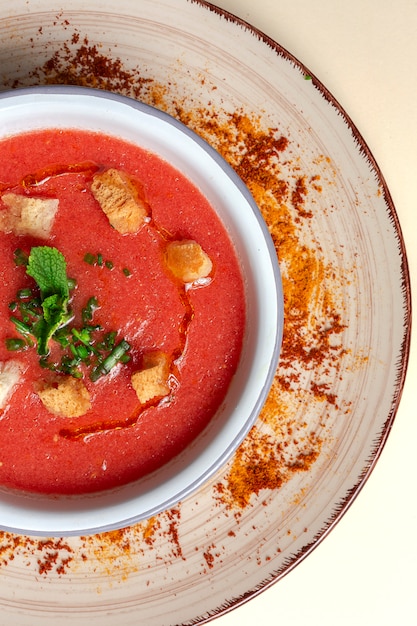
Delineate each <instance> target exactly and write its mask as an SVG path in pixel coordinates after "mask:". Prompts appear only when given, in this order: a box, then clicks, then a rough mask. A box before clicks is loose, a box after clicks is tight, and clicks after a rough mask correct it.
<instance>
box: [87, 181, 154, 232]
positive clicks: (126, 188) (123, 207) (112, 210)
mask: <svg viewBox="0 0 417 626" xmlns="http://www.w3.org/2000/svg"><path fill="white" fill-rule="evenodd" d="M91 191H92V192H93V195H94V197H95V199H96V200H97V202H98V203H99V205H100V207H101V209H102V211H103V212H104V213H105V214H106V215H107V217H108V220H109V222H110V224H111V225H112V226H113V228H115V229H116V230H117V231H118V232H119V233H121V234H122V235H125V234H127V233H136V232H138V230H140V228H141V226H143V224H144V223H145V219H146V217H147V215H148V205H147V204H146V202H145V200H144V199H143V198H141V197H140V195H139V189H138V187H137V186H136V185H135V184H134V183H133V182H132V180H131V179H130V178H129V177H128V176H127V174H125V172H122V171H120V170H116V169H108V170H106V171H104V172H100V173H98V174H95V175H94V177H93V182H92V184H91Z"/></svg>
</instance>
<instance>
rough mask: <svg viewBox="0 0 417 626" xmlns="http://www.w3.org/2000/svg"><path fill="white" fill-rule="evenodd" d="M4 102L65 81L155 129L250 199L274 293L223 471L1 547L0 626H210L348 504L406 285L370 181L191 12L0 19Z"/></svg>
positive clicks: (389, 379)
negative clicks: (257, 382)
mask: <svg viewBox="0 0 417 626" xmlns="http://www.w3.org/2000/svg"><path fill="white" fill-rule="evenodd" d="M0 34H1V37H0V41H1V59H2V65H1V67H2V69H1V82H2V84H3V86H4V88H5V89H7V88H10V87H21V86H26V85H30V84H38V83H54V82H67V83H76V84H84V85H89V86H95V87H99V88H100V87H101V88H108V89H111V90H114V91H116V92H119V93H124V94H126V95H131V96H133V97H136V98H138V99H141V100H143V101H145V102H148V103H149V104H153V105H156V106H158V107H159V108H161V109H163V110H166V111H168V112H169V113H173V114H174V115H176V116H177V117H178V118H179V119H181V120H182V121H184V122H185V123H187V124H188V125H189V126H190V127H191V128H193V129H194V130H196V131H197V132H198V133H200V134H201V135H202V136H204V138H206V139H208V141H209V142H210V143H211V144H212V145H213V146H214V147H215V148H216V149H218V150H219V152H220V153H221V154H222V155H223V156H225V158H226V159H227V160H228V161H229V163H230V164H231V165H232V166H233V167H234V168H235V169H236V171H237V172H238V173H239V174H240V175H241V177H242V178H243V180H244V181H245V182H246V184H247V185H248V186H249V188H250V189H251V191H252V193H253V195H254V197H255V200H256V201H257V203H258V205H259V207H260V209H261V211H262V213H263V215H264V218H265V220H266V222H267V224H268V227H269V229H270V231H271V234H272V237H273V239H274V242H275V243H276V248H277V252H278V257H279V260H280V265H281V272H282V275H283V287H284V300H285V306H286V308H285V323H284V341H283V349H282V354H281V360H280V364H279V367H278V370H277V373H276V376H275V380H274V385H273V388H272V390H271V392H270V394H269V397H268V400H267V402H266V404H265V407H264V409H263V411H262V413H261V415H260V418H259V419H258V421H257V423H256V424H255V426H254V428H253V429H252V431H251V432H250V434H249V435H248V437H247V438H246V439H245V441H244V443H243V444H242V445H241V447H240V448H239V450H238V451H237V453H236V454H235V455H234V457H233V459H231V461H230V462H229V463H228V465H227V466H226V467H225V468H224V469H223V470H221V471H220V472H219V473H218V474H217V475H215V476H214V477H213V479H212V480H211V481H210V482H209V483H208V484H206V485H205V486H204V487H203V488H202V489H200V490H199V491H198V492H197V493H196V494H195V495H194V496H191V497H190V498H188V499H186V500H184V501H183V502H181V504H180V505H179V506H178V507H175V508H174V509H171V510H168V511H166V512H164V513H161V514H159V515H157V516H155V517H153V518H151V519H149V520H146V521H144V522H142V523H140V524H137V525H135V526H132V527H129V528H126V529H122V530H121V531H115V532H111V533H103V534H100V535H92V536H90V537H71V538H68V539H56V538H55V539H49V538H47V537H45V538H39V537H37V538H35V537H26V536H21V535H14V534H10V533H3V534H2V536H1V565H2V567H1V569H0V576H1V592H0V606H1V610H2V615H3V618H2V619H3V620H5V623H11V622H13V623H14V624H16V625H18V626H24V625H31V626H34V625H35V626H37V625H38V624H43V625H44V624H49V623H51V624H52V623H53V624H69V623H74V622H76V623H77V624H81V625H83V624H100V625H103V624H104V625H105V624H109V625H113V624H114V622H115V620H116V619H118V620H122V619H123V623H124V624H126V626H128V625H129V624H132V625H133V624H135V625H137V624H146V625H147V626H152V625H155V626H173V625H177V624H198V623H204V622H207V621H210V619H212V618H213V617H216V616H218V615H219V614H221V613H222V612H224V611H227V610H229V609H230V608H232V607H234V606H237V605H238V604H239V603H241V602H243V601H245V600H246V599H248V598H250V597H252V596H253V595H255V594H257V593H259V591H261V590H262V589H264V588H265V587H267V586H268V585H270V584H272V583H273V582H276V581H277V580H279V579H280V578H281V577H282V576H284V575H286V574H289V573H290V571H291V569H292V568H293V567H294V566H296V565H297V563H299V562H300V561H301V560H302V559H303V558H305V557H306V556H307V555H308V554H309V552H310V551H311V550H312V549H313V548H314V547H315V546H316V545H318V543H319V542H320V541H321V540H322V539H323V538H324V537H325V536H326V534H327V533H328V532H329V530H330V529H331V528H332V526H333V525H334V524H335V523H336V522H337V521H338V519H339V518H340V517H341V515H343V513H344V511H345V510H346V509H347V507H348V506H349V504H350V503H351V502H352V501H353V499H354V498H355V495H356V494H357V493H358V491H359V490H360V488H361V486H362V485H363V484H364V482H365V480H366V478H367V476H368V475H369V473H370V472H371V470H372V468H373V466H374V464H375V462H376V461H377V459H378V457H379V455H380V453H381V451H382V449H383V446H384V442H385V440H386V438H387V436H388V434H389V431H390V426H391V424H392V420H393V419H394V416H395V412H396V408H397V406H398V402H399V399H400V395H401V389H402V385H403V382H404V376H405V370H406V364H407V356H408V348H409V332H410V287H409V279H408V271H407V261H406V257H405V251H404V245H403V240H402V237H401V232H400V228H399V225H398V221H397V217H396V213H395V209H394V207H393V205H392V201H391V198H390V194H389V191H388V189H387V187H386V185H385V182H384V179H383V175H382V174H381V172H380V170H379V168H378V166H377V164H376V163H375V161H374V159H373V157H372V155H371V153H370V151H369V149H368V148H367V146H366V145H365V143H364V141H363V140H362V138H361V136H360V135H359V133H358V131H357V129H356V128H355V126H354V125H353V123H352V121H351V120H350V119H349V117H348V116H347V114H346V113H345V112H344V110H343V108H342V107H341V106H340V105H339V104H338V103H337V102H336V101H335V100H334V98H333V97H332V96H331V94H329V93H328V91H327V90H326V88H325V87H324V86H323V85H322V84H321V83H320V82H319V80H318V79H316V78H315V76H314V75H313V74H312V73H311V71H310V70H309V69H307V68H305V67H303V66H301V65H300V64H299V63H298V62H297V61H296V60H295V59H294V58H293V57H292V56H291V54H290V53H288V52H287V51H285V50H283V49H282V48H281V47H280V46H279V45H278V44H277V43H275V42H273V41H271V40H270V39H268V38H267V37H264V36H263V35H262V34H261V33H259V32H257V31H256V30H255V29H253V28H251V27H250V26H249V25H247V24H244V23H242V22H241V21H239V20H237V19H236V18H234V17H233V16H231V15H228V14H225V13H224V12H222V11H219V10H217V9H215V8H214V7H212V6H210V5H207V4H205V3H203V2H190V1H187V0H158V1H156V2H155V1H152V0H142V1H141V2H139V3H137V2H134V1H133V0H121V2H119V3H118V6H117V11H116V10H115V8H114V6H113V4H112V3H110V2H107V0H105V1H102V2H100V3H98V2H97V6H96V7H95V3H94V2H93V3H90V5H88V7H86V6H85V5H84V4H83V3H81V1H80V0H74V1H73V2H72V4H71V8H70V9H69V10H66V11H62V12H60V13H57V11H56V8H55V7H54V6H53V3H52V2H50V0H36V1H34V0H33V1H32V0H29V1H28V2H23V1H21V0H17V1H16V2H14V3H13V5H10V6H2V7H1V9H0Z"/></svg>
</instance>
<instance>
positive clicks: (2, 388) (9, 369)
mask: <svg viewBox="0 0 417 626" xmlns="http://www.w3.org/2000/svg"><path fill="white" fill-rule="evenodd" d="M22 373H23V366H22V364H21V363H19V361H14V360H13V359H12V360H10V361H5V362H4V363H0V409H4V407H5V406H6V404H7V402H8V400H9V398H10V396H11V395H12V394H13V392H14V390H15V388H16V385H17V384H18V382H19V380H20V378H21V376H22Z"/></svg>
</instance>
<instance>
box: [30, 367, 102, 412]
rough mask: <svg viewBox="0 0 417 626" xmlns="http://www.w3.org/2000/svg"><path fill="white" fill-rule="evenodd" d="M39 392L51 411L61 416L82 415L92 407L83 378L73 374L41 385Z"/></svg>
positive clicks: (46, 406)
mask: <svg viewBox="0 0 417 626" xmlns="http://www.w3.org/2000/svg"><path fill="white" fill-rule="evenodd" d="M37 394H38V396H39V398H40V399H41V401H42V403H43V405H44V406H45V408H46V409H47V410H48V411H49V412H50V413H53V414H54V415H59V416H61V417H80V416H81V415H84V414H85V413H87V411H88V410H89V409H90V408H91V402H90V394H89V393H88V390H87V388H86V387H85V385H84V383H83V382H82V380H80V379H78V378H73V377H72V376H62V377H60V378H57V379H56V380H54V381H52V382H51V383H46V384H42V385H40V386H39V388H38V389H37Z"/></svg>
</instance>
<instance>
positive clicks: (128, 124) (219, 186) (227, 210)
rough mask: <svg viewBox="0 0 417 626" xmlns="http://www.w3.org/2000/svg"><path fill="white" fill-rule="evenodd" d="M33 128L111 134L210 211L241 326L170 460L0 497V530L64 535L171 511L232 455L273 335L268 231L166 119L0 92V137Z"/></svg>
mask: <svg viewBox="0 0 417 626" xmlns="http://www.w3.org/2000/svg"><path fill="white" fill-rule="evenodd" d="M40 128H79V129H87V130H93V131H102V132H104V133H106V134H112V135H115V136H117V137H120V138H122V139H126V140H128V141H130V142H133V143H137V144H138V145H140V146H141V147H143V148H145V149H148V150H151V151H152V152H154V153H156V154H158V155H160V156H161V157H162V158H164V159H165V160H167V161H168V162H169V163H171V164H172V165H174V166H175V167H176V168H177V169H179V170H180V171H181V172H182V173H183V174H185V175H186V176H187V177H188V178H189V179H190V180H191V181H192V182H193V183H194V184H195V185H197V187H198V188H199V189H200V190H201V191H202V192H203V194H204V195H205V196H206V197H207V199H208V200H209V201H210V203H211V204H212V206H213V207H214V208H215V209H216V211H217V212H218V215H219V216H220V218H221V220H222V221H223V223H224V225H225V226H226V228H227V230H228V231H229V234H230V236H231V238H232V240H233V242H234V245H235V248H236V251H237V254H238V257H239V259H240V262H241V266H242V271H243V274H244V277H245V282H246V296H247V320H248V321H247V328H246V332H245V338H244V347H243V352H242V357H241V360H240V364H239V367H238V370H237V372H236V374H235V376H234V378H233V381H232V384H231V386H230V389H229V391H228V394H227V397H226V399H225V401H224V403H223V405H222V407H221V411H219V412H218V414H217V415H216V416H215V417H214V418H213V419H212V420H211V422H210V424H209V426H208V427H207V428H206V430H205V431H204V432H203V433H202V434H201V435H200V436H199V437H198V438H197V439H196V440H195V441H194V442H193V443H192V444H191V445H190V446H188V448H187V449H186V450H185V451H184V452H182V453H181V454H180V455H179V456H178V457H176V458H175V459H174V460H173V461H171V462H169V463H168V464H167V465H165V466H163V467H162V468H160V469H159V470H158V471H156V472H154V473H153V474H152V475H149V476H148V477H146V478H144V479H141V480H140V481H137V482H135V483H131V484H128V485H126V486H124V487H121V488H119V489H117V490H112V491H109V492H104V493H100V494H94V495H91V496H80V497H71V498H64V497H62V498H57V497H54V498H51V497H46V496H45V497H43V496H39V495H36V496H33V497H32V496H28V495H26V494H16V493H11V492H9V491H6V490H2V491H1V492H0V527H1V528H3V529H7V530H11V531H14V532H19V533H24V534H41V535H48V536H51V535H57V536H63V535H71V534H72V535H74V534H88V533H93V532H101V531H105V530H110V529H114V528H118V527H124V526H128V525H130V524H132V523H134V522H137V521H140V520H141V519H145V518H148V517H150V516H152V515H154V514H156V513H158V512H160V511H162V510H165V509H167V508H169V507H171V506H174V505H175V504H177V503H178V502H179V501H180V500H182V499H184V498H185V497H186V496H188V495H189V494H191V493H192V492H193V491H194V490H196V489H197V488H198V487H200V486H201V485H202V483H204V481H206V480H207V479H208V478H209V477H211V476H212V475H213V474H214V473H215V472H216V471H217V470H218V469H219V468H220V467H221V466H222V465H223V464H224V463H225V462H226V461H227V459H229V457H230V456H231V455H232V453H233V451H234V450H235V449H236V448H237V446H238V445H239V443H240V442H241V441H242V440H243V438H244V437H245V436H246V434H247V433H248V431H249V429H250V428H251V426H252V425H253V423H254V421H255V420H256V418H257V416H258V413H259V411H260V409H261V407H262V405H263V403H264V401H265V399H266V396H267V394H268V391H269V388H270V385H271V383H272V379H273V376H274V373H275V371H276V366H277V361H278V356H279V350H280V346H281V339H282V328H283V301H282V287H281V279H280V273H279V268H278V262H277V258H276V252H275V248H274V245H273V243H272V240H271V238H270V235H269V232H268V229H267V227H266V225H265V223H264V221H263V219H262V217H261V215H260V212H259V210H258V208H257V206H256V204H255V202H254V200H253V199H252V197H251V195H250V193H249V191H248V189H247V188H246V186H245V185H244V184H243V182H242V181H241V180H240V178H239V177H238V176H237V175H236V173H235V172H234V170H233V169H232V168H231V167H230V166H229V165H228V164H227V163H226V162H225V161H224V160H223V159H222V158H221V157H220V156H219V154H218V153H217V152H216V151H215V150H213V149H212V148H211V147H210V146H209V145H208V144H207V143H206V142H205V141H203V140H202V139H201V138H200V137H198V136H197V135H196V134H194V133H193V132H192V131H190V130H189V129H188V128H187V127H186V126H184V125H183V124H181V123H180V122H178V121H177V120H175V119H174V118H172V117H171V116H169V115H167V114H165V113H163V112H161V111H159V110H157V109H155V108H152V107H150V106H148V105H145V104H143V103H140V102H137V101H135V100H132V99H130V98H126V97H123V96H118V95H115V94H111V93H108V92H104V91H99V90H92V89H87V88H80V87H55V86H51V87H33V88H27V89H21V90H17V91H12V92H6V93H1V94H0V139H1V138H3V137H5V136H8V135H12V134H16V133H19V132H22V131H28V130H34V129H40Z"/></svg>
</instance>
